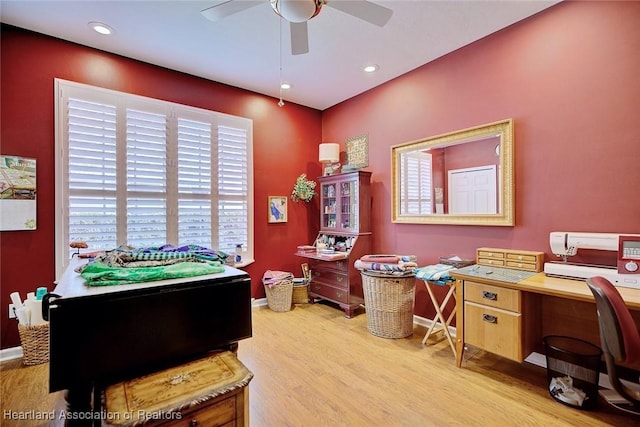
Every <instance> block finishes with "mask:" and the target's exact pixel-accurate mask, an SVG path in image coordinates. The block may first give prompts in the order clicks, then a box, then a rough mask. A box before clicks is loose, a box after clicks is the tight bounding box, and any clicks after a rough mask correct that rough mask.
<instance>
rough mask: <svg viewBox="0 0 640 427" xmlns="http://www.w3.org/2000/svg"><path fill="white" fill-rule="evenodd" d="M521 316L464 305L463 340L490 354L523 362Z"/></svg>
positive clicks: (488, 308) (494, 309)
mask: <svg viewBox="0 0 640 427" xmlns="http://www.w3.org/2000/svg"><path fill="white" fill-rule="evenodd" d="M521 331H522V315H521V314H519V313H514V312H510V311H505V310H500V309H497V308H490V307H487V306H484V305H480V304H476V303H473V302H465V303H464V341H465V343H466V344H471V345H473V346H476V347H479V348H482V349H483V350H486V351H488V352H491V353H494V354H497V355H499V356H503V357H506V358H508V359H511V360H516V361H518V362H521V361H522V345H521V340H522V332H521Z"/></svg>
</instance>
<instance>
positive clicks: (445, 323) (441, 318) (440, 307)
mask: <svg viewBox="0 0 640 427" xmlns="http://www.w3.org/2000/svg"><path fill="white" fill-rule="evenodd" d="M424 284H425V286H426V287H427V292H429V297H430V298H431V302H432V303H433V307H434V308H435V309H436V315H435V316H434V318H433V319H432V320H431V326H429V329H428V330H427V334H426V335H425V336H424V338H423V339H422V344H425V345H426V343H427V339H429V337H430V336H431V335H434V334H436V333H438V332H440V331H442V332H443V333H444V335H445V337H446V338H447V340H448V341H449V345H450V346H451V351H453V356H454V357H455V356H456V346H455V344H454V343H453V338H451V333H450V332H449V324H450V323H451V320H453V318H454V317H455V315H456V308H455V307H454V308H453V309H451V312H450V313H449V315H448V316H447V317H446V318H445V310H446V307H447V303H448V302H449V300H450V299H451V297H453V299H454V301H455V299H456V296H455V294H456V282H455V281H451V282H447V283H446V284H440V283H437V282H431V281H428V280H424ZM434 286H439V287H442V286H447V287H448V288H449V291H448V292H447V294H446V296H445V297H444V299H443V300H442V302H441V303H439V302H438V299H437V298H436V296H435V294H434V292H433V287H434ZM438 322H439V323H440V325H441V326H438V327H436V323H438Z"/></svg>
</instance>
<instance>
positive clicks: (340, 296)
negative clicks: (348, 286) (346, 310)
mask: <svg viewBox="0 0 640 427" xmlns="http://www.w3.org/2000/svg"><path fill="white" fill-rule="evenodd" d="M336 296H337V297H338V298H342V297H343V296H344V294H343V293H342V292H336Z"/></svg>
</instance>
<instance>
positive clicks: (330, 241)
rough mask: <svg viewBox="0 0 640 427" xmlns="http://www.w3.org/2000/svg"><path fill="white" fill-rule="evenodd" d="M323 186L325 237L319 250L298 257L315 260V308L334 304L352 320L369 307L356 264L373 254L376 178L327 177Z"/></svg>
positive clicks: (351, 174)
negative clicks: (364, 306) (318, 301)
mask: <svg viewBox="0 0 640 427" xmlns="http://www.w3.org/2000/svg"><path fill="white" fill-rule="evenodd" d="M318 181H319V183H320V191H319V193H320V194H319V199H320V200H319V201H320V233H319V234H318V237H316V240H315V242H314V244H313V246H307V247H302V248H303V250H299V251H298V252H297V253H296V255H298V256H301V257H305V258H308V259H309V261H308V263H309V268H310V270H311V283H310V284H309V297H310V300H311V302H315V300H316V299H323V300H327V301H331V302H333V303H336V304H338V305H339V306H340V308H341V309H343V310H344V311H345V314H346V316H347V317H348V318H351V317H353V315H354V312H355V310H356V309H358V308H359V307H360V306H361V305H362V304H364V295H363V292H362V277H361V275H360V271H358V270H356V269H355V268H354V267H353V264H354V263H355V262H356V260H357V259H359V258H360V257H362V256H363V255H368V254H370V253H371V252H370V250H371V172H365V171H355V172H348V173H342V174H336V175H329V176H323V177H321V178H318ZM309 248H311V250H310V251H308V249H309Z"/></svg>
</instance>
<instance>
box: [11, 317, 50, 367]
mask: <svg viewBox="0 0 640 427" xmlns="http://www.w3.org/2000/svg"><path fill="white" fill-rule="evenodd" d="M18 333H19V334H20V342H21V343H22V363H23V364H25V365H38V364H40V363H46V362H48V361H49V324H48V323H45V324H43V325H37V326H24V325H21V324H18Z"/></svg>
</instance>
